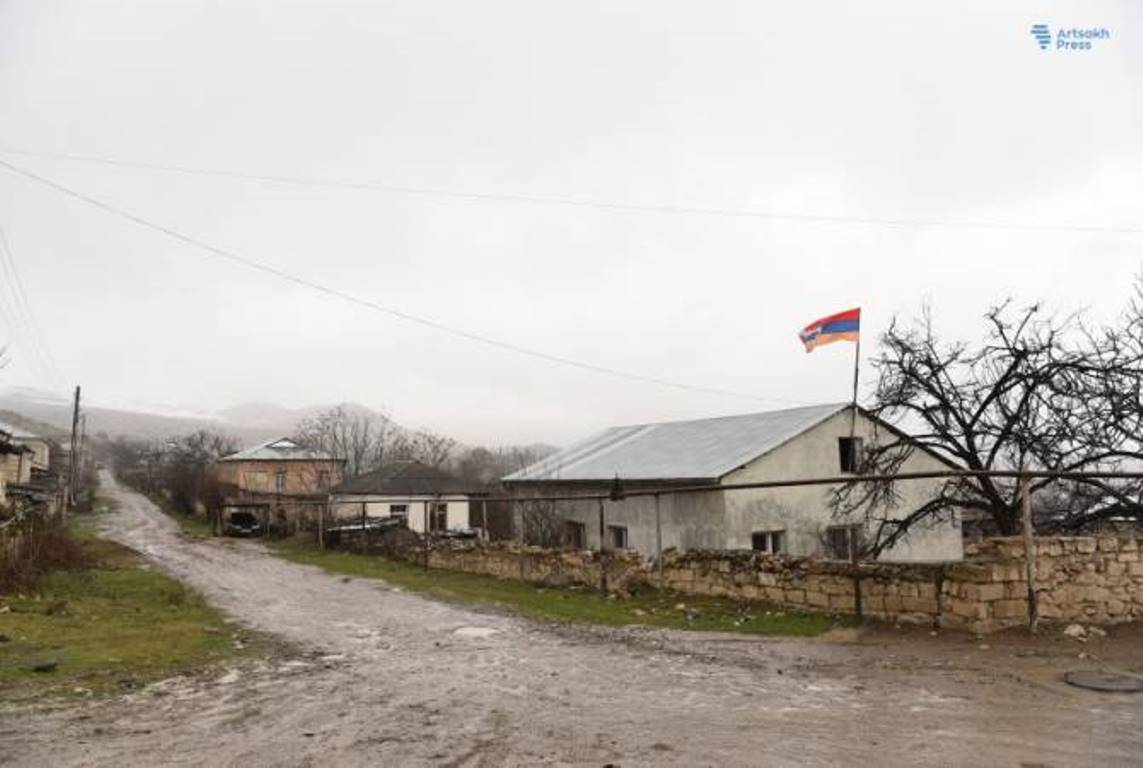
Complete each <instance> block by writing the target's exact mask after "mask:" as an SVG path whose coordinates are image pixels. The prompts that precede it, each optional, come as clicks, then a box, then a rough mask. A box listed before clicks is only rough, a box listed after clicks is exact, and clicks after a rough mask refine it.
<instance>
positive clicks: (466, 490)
mask: <svg viewBox="0 0 1143 768" xmlns="http://www.w3.org/2000/svg"><path fill="white" fill-rule="evenodd" d="M481 495H482V493H481V492H480V491H479V489H477V488H475V487H474V486H472V485H471V484H469V483H466V482H465V481H463V480H461V479H459V478H457V477H454V476H453V475H450V474H449V473H447V472H445V471H443V470H441V469H437V468H436V467H431V466H428V465H427V464H422V463H421V462H418V461H396V462H393V463H391V464H386V465H385V466H383V467H381V468H380V469H377V470H374V471H372V472H366V473H365V474H362V475H358V476H357V477H352V478H350V479H348V480H346V481H345V482H343V483H341V484H340V485H338V486H336V487H335V488H333V490H332V491H331V492H330V509H331V512H332V515H333V518H334V519H335V520H337V521H354V520H359V519H363V518H364V519H366V520H369V519H376V518H391V517H398V518H401V519H403V520H404V521H405V524H406V525H407V526H408V527H409V528H410V529H412V530H414V531H416V532H417V533H423V532H424V531H425V530H429V531H432V532H443V531H463V530H468V529H469V528H479V527H480V524H479V522H477V523H476V525H472V521H471V519H470V516H471V515H473V514H474V513H475V514H476V515H477V518H479V514H480V507H479V505H480V504H481V503H482V502H481V500H480V497H481Z"/></svg>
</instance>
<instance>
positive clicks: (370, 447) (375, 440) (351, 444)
mask: <svg viewBox="0 0 1143 768" xmlns="http://www.w3.org/2000/svg"><path fill="white" fill-rule="evenodd" d="M394 437H395V429H394V426H393V422H392V421H391V420H390V419H389V417H388V416H386V415H384V414H378V413H371V412H361V411H354V412H351V411H350V410H349V409H347V408H346V407H345V406H342V405H339V406H337V407H336V408H331V409H329V410H328V411H324V412H322V413H319V414H318V415H316V416H314V417H312V418H308V419H305V420H303V421H302V422H301V423H300V424H299V425H298V427H297V433H296V435H295V438H294V439H295V440H296V441H297V442H298V443H299V444H301V445H305V446H308V447H310V448H314V449H316V450H320V451H325V452H326V453H329V454H330V455H332V456H334V457H336V458H342V459H345V473H346V475H347V476H349V477H353V476H355V475H360V474H362V473H364V472H369V471H371V470H374V469H377V468H378V467H380V466H381V465H382V464H383V463H384V462H385V461H386V460H387V459H388V458H389V457H388V455H387V453H388V451H389V448H390V444H391V442H392V441H393V439H394Z"/></svg>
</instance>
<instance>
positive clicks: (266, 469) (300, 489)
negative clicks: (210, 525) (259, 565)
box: [214, 437, 345, 530]
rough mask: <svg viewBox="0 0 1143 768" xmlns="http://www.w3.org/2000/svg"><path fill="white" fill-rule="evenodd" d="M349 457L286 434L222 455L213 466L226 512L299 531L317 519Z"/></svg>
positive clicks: (224, 514) (225, 515)
mask: <svg viewBox="0 0 1143 768" xmlns="http://www.w3.org/2000/svg"><path fill="white" fill-rule="evenodd" d="M344 468H345V460H344V459H339V458H336V457H334V456H332V455H330V454H328V453H325V452H324V451H317V450H313V449H311V448H307V447H305V446H302V445H299V444H298V443H296V442H294V441H293V440H291V439H289V438H286V437H282V438H278V439H276V440H269V441H267V442H265V443H260V444H259V445H255V446H253V447H250V448H246V449H245V450H241V451H238V452H237V453H232V454H230V455H229V456H224V457H222V458H221V459H219V460H218V461H216V462H215V465H214V476H215V479H216V480H217V481H218V484H219V487H220V491H221V496H222V514H223V516H224V518H225V517H228V516H229V515H230V514H232V513H234V512H237V511H247V512H254V513H256V514H257V515H258V516H259V517H260V519H261V521H262V524H263V525H265V526H271V527H277V528H279V529H284V530H290V529H291V528H292V529H294V530H297V529H298V528H302V527H306V526H308V525H310V524H311V521H313V520H315V519H316V515H317V511H318V508H319V507H320V506H321V505H324V504H325V503H326V502H327V500H328V497H329V490H330V489H331V488H333V487H334V486H336V485H337V484H338V483H340V482H341V481H342V479H343V473H344Z"/></svg>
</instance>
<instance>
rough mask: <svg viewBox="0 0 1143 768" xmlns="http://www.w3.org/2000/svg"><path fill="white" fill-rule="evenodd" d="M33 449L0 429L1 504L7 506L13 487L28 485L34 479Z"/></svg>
mask: <svg viewBox="0 0 1143 768" xmlns="http://www.w3.org/2000/svg"><path fill="white" fill-rule="evenodd" d="M32 453H33V451H32V449H31V448H29V447H27V446H25V445H21V444H20V443H17V442H15V441H14V440H13V439H12V435H11V433H9V432H7V431H5V430H3V429H0V504H7V503H8V497H9V491H10V489H11V488H12V486H18V485H22V484H26V483H28V482H29V481H30V480H31V477H32Z"/></svg>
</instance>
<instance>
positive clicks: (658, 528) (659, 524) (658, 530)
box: [655, 493, 664, 590]
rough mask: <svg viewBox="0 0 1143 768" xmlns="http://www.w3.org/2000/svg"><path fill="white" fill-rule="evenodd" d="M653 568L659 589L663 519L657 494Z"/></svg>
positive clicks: (661, 569)
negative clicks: (657, 575)
mask: <svg viewBox="0 0 1143 768" xmlns="http://www.w3.org/2000/svg"><path fill="white" fill-rule="evenodd" d="M655 567H656V568H657V569H658V571H659V589H660V590H662V589H663V587H664V584H663V518H662V515H661V514H660V511H659V494H657V493H656V494H655Z"/></svg>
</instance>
